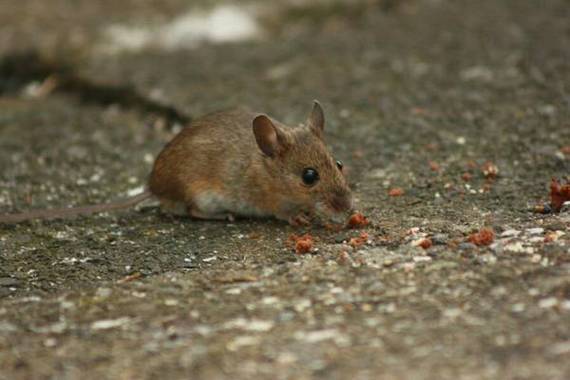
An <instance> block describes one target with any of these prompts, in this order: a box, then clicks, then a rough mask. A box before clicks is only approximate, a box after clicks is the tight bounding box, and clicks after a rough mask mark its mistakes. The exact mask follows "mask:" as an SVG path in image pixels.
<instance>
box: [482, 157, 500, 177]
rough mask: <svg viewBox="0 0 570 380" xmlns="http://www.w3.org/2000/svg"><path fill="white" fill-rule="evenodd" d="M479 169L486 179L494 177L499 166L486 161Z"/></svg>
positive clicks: (497, 172)
mask: <svg viewBox="0 0 570 380" xmlns="http://www.w3.org/2000/svg"><path fill="white" fill-rule="evenodd" d="M481 171H482V172H483V175H484V176H485V178H487V179H495V178H497V175H498V174H499V168H498V167H497V165H495V164H494V163H492V162H491V161H487V162H485V163H484V164H483V166H481Z"/></svg>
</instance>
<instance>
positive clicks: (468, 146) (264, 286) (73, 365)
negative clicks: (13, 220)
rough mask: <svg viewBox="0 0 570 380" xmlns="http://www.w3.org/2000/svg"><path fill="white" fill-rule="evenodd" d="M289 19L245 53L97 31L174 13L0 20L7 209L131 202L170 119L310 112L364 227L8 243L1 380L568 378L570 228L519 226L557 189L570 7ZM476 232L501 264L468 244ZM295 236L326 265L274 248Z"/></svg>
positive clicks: (138, 231)
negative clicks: (125, 41)
mask: <svg viewBox="0 0 570 380" xmlns="http://www.w3.org/2000/svg"><path fill="white" fill-rule="evenodd" d="M240 4H243V3H241V2H240ZM297 4H301V5H296V6H293V5H291V4H289V3H287V2H279V3H276V5H274V6H267V2H255V1H248V2H247V6H248V7H250V8H248V9H249V10H250V11H252V12H257V20H258V21H256V22H258V28H259V30H258V35H257V36H255V38H252V39H246V40H243V41H239V42H233V43H216V42H209V43H201V42H192V43H190V42H189V46H187V47H184V46H182V47H181V46H177V47H176V48H173V49H170V50H168V49H164V46H162V45H161V41H162V42H164V41H163V40H160V39H157V40H155V41H154V43H151V44H148V45H145V46H143V47H141V48H140V49H138V50H137V49H133V50H130V51H125V50H124V49H123V50H122V49H118V48H117V49H109V47H110V46H111V45H112V44H113V43H112V42H109V40H108V39H106V38H107V37H105V36H108V34H106V33H107V32H106V31H108V28H109V26H110V25H115V26H116V25H122V26H124V27H127V26H128V27H131V28H132V27H133V25H134V26H137V25H138V27H140V28H143V30H144V28H151V26H152V27H154V28H159V27H160V25H167V24H168V22H169V20H172V19H173V18H175V17H177V16H178V15H180V14H183V13H184V12H186V11H188V9H189V7H190V6H189V4H188V3H187V2H183V1H167V2H158V1H144V2H134V1H125V2H117V1H101V2H87V1H81V2H73V3H70V2H66V1H51V2H49V3H48V2H45V1H39V0H26V1H19V2H13V3H12V2H9V3H8V2H4V3H3V4H2V6H0V94H1V96H0V212H8V211H17V210H26V209H29V208H44V207H49V206H67V205H81V204H87V203H94V202H102V201H105V200H110V199H115V198H118V197H121V196H124V195H125V194H127V193H128V192H129V191H130V190H133V189H136V188H137V187H139V186H142V185H144V182H145V179H146V176H147V174H148V172H149V169H150V165H151V163H152V159H153V157H154V156H155V155H156V154H157V153H158V152H159V150H160V148H161V147H162V146H163V144H165V142H166V141H168V139H169V138H170V137H171V136H172V133H173V132H172V128H170V127H169V125H170V126H171V125H173V124H174V129H176V128H177V127H179V126H178V125H177V124H179V123H177V122H176V120H178V119H176V117H174V118H172V114H171V113H169V111H168V110H166V111H165V109H164V107H163V106H172V107H174V108H173V109H175V110H176V111H177V112H179V113H180V114H183V115H189V116H190V117H195V116H199V115H201V114H203V113H206V112H209V111H213V110H216V109H220V108H224V107H230V106H235V105H239V104H247V105H249V106H251V107H253V108H255V109H258V110H260V111H264V112H267V113H270V114H272V115H274V116H275V117H277V118H279V119H282V120H283V121H285V122H289V123H296V122H299V121H301V120H302V119H303V118H304V116H305V114H306V113H307V112H308V109H309V108H310V104H311V100H312V99H314V98H318V99H320V100H321V102H322V103H323V105H324V107H325V108H326V111H327V117H328V126H327V129H328V134H329V142H330V144H331V146H332V149H333V151H334V152H335V155H336V156H337V157H339V158H340V159H342V160H344V161H345V163H346V165H347V167H349V170H350V176H351V182H352V183H353V185H354V189H355V194H356V196H357V198H358V205H359V209H360V210H361V211H362V212H363V213H364V214H365V215H367V216H368V217H369V219H370V220H371V221H372V224H371V226H369V227H367V228H365V229H363V230H346V231H341V232H332V231H328V230H325V229H321V228H317V227H314V228H310V229H300V230H299V229H295V228H293V227H290V226H288V225H285V224H283V223H281V222H278V221H273V220H239V221H236V222H235V223H231V224H227V223H223V222H202V221H192V220H186V219H177V218H172V217H168V216H164V215H161V214H160V213H159V212H158V210H157V209H156V208H155V207H154V205H153V204H152V203H151V204H147V205H144V206H143V207H141V208H139V209H137V210H130V211H127V212H123V213H117V214H113V215H99V216H94V217H89V218H82V219H78V220H73V221H54V222H33V223H28V224H22V225H18V226H1V227H0V297H1V298H0V379H78V378H81V379H158V378H161V379H175V378H192V379H226V378H227V379H230V378H232V379H254V378H255V379H258V378H259V379H309V378H322V379H347V378H350V379H567V378H569V377H570V360H569V359H570V229H569V225H570V214H569V213H568V212H563V213H561V214H557V215H542V214H535V213H533V212H531V211H530V209H531V208H532V207H533V206H534V205H536V204H539V203H540V202H544V201H546V200H547V199H548V184H549V181H550V178H551V177H553V176H554V177H563V176H567V175H568V174H569V173H570V170H569V169H570V156H569V155H568V153H564V152H565V150H564V147H565V146H568V145H570V124H569V120H570V117H569V116H570V79H569V78H570V23H569V22H568V20H570V4H569V3H568V1H564V0H551V1H544V2H535V1H530V0H504V1H494V0H493V1H491V0H484V1H479V2H470V1H445V0H441V1H427V0H425V1H423V0H418V1H413V0H408V1H404V0H402V1H389V2H388V1H380V2H378V1H361V2H360V1H357V2H344V1H343V2H340V1H329V2H316V3H309V4H307V3H299V2H297ZM303 4H305V5H303ZM217 5H218V2H216V1H202V2H199V4H198V3H197V4H196V5H195V6H196V7H198V6H200V7H206V8H205V9H216V8H215V7H216V6H217ZM256 7H257V8H256ZM190 8H191V7H190ZM169 30H170V29H169ZM143 34H144V33H143ZM157 38H158V37H157ZM190 45H191V46H190ZM111 47H112V46H111ZM46 77H47V78H52V79H50V80H48V81H46V80H45V79H46ZM50 81H51V82H50ZM53 84H55V86H54V85H53ZM141 99H147V100H148V101H146V102H145V101H142V100H141ZM127 100H128V101H127ZM155 103H156V104H158V105H159V106H158V107H153V106H152V104H155ZM161 107H162V108H161ZM170 110H171V109H170ZM487 161H490V162H492V163H494V164H495V165H496V166H497V167H498V169H499V173H498V176H497V178H496V179H494V180H489V179H487V178H485V175H484V174H483V172H482V170H481V166H482V165H483V164H484V163H485V162H487ZM430 162H431V164H430ZM434 163H435V164H434ZM432 169H438V170H432ZM464 173H470V174H471V176H472V177H471V179H470V180H469V181H468V182H466V181H464V180H463V179H462V176H463V175H464ZM396 187H399V188H402V189H403V190H404V195H403V196H401V197H391V196H389V195H388V192H389V190H390V189H393V188H396ZM482 227H491V228H493V229H494V231H495V233H496V239H495V242H494V244H492V245H491V246H487V247H477V246H474V245H473V244H470V243H468V242H467V240H468V236H469V235H470V234H471V233H472V232H474V231H477V230H479V229H480V228H482ZM302 232H309V233H310V234H312V235H313V236H314V237H315V238H316V239H317V241H316V247H317V248H318V252H315V253H313V254H309V255H296V254H295V253H294V252H292V251H291V249H290V248H289V247H288V246H287V244H286V241H287V238H288V237H289V236H290V235H291V234H292V233H302ZM361 232H367V233H368V242H367V243H366V244H364V245H362V246H360V247H358V248H356V249H355V248H353V247H351V246H350V245H349V244H348V243H347V242H348V241H349V240H350V238H352V237H356V236H359V234H360V233H361ZM423 238H431V240H432V242H433V243H434V245H433V246H432V247H431V248H428V249H426V250H424V249H422V248H420V247H417V246H416V244H417V243H418V242H419V241H420V240H421V239H423ZM545 239H546V240H547V241H545ZM548 240H553V241H548Z"/></svg>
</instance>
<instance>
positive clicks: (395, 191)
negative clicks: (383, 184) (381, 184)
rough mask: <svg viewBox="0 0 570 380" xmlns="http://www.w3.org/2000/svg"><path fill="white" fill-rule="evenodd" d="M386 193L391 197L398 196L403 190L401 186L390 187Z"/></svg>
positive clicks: (402, 193)
mask: <svg viewBox="0 0 570 380" xmlns="http://www.w3.org/2000/svg"><path fill="white" fill-rule="evenodd" d="M388 195H389V196H391V197H399V196H402V195H404V190H403V189H402V188H401V187H394V188H393V189H390V191H389V192H388Z"/></svg>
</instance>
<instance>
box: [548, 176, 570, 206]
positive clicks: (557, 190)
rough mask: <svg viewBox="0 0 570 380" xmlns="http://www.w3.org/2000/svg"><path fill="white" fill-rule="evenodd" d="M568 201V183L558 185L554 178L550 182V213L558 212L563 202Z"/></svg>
mask: <svg viewBox="0 0 570 380" xmlns="http://www.w3.org/2000/svg"><path fill="white" fill-rule="evenodd" d="M568 201H570V182H568V181H566V183H564V184H562V183H560V182H559V181H558V180H557V179H556V178H552V180H551V182H550V206H552V211H554V212H560V210H561V209H562V205H564V202H568Z"/></svg>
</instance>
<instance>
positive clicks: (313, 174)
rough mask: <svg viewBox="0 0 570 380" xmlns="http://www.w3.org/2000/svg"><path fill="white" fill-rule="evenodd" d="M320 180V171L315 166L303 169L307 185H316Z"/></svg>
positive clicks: (304, 181) (304, 180)
mask: <svg viewBox="0 0 570 380" xmlns="http://www.w3.org/2000/svg"><path fill="white" fill-rule="evenodd" d="M318 180H319V172H317V171H316V170H315V169H313V168H306V169H303V183H305V185H309V186H311V185H314V184H315V183H316V182H317V181H318Z"/></svg>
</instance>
